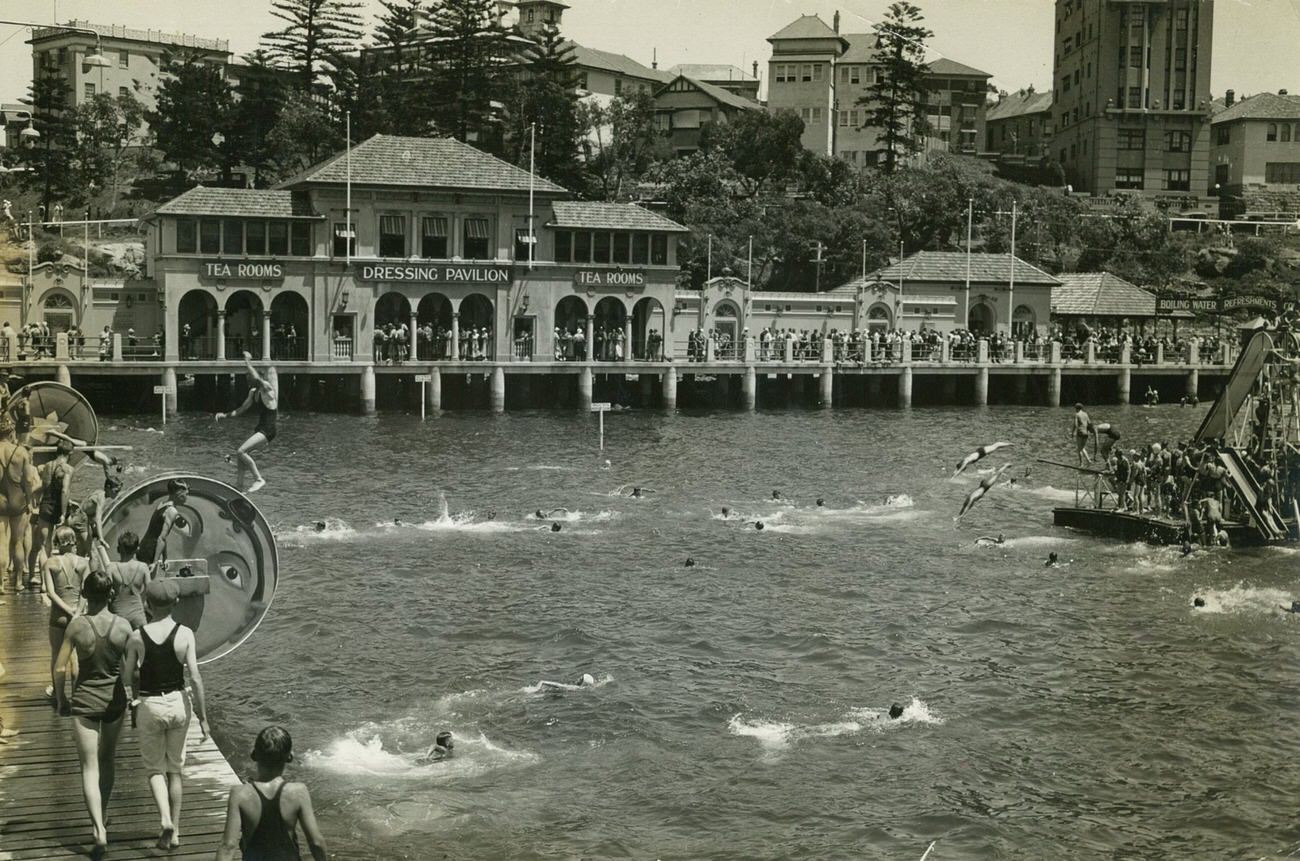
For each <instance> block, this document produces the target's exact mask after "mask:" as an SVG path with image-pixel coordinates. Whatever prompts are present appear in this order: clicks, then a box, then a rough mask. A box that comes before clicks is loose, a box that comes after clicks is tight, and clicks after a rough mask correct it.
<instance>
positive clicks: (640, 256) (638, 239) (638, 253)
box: [632, 233, 650, 264]
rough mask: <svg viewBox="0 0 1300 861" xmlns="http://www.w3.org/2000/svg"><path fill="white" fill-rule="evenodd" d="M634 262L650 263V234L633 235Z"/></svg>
mask: <svg viewBox="0 0 1300 861" xmlns="http://www.w3.org/2000/svg"><path fill="white" fill-rule="evenodd" d="M632 262H633V263H640V264H645V263H649V262H650V234H648V233H634V234H632Z"/></svg>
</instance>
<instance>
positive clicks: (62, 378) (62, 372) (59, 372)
mask: <svg viewBox="0 0 1300 861" xmlns="http://www.w3.org/2000/svg"><path fill="white" fill-rule="evenodd" d="M54 378H55V379H56V380H58V381H59V382H60V383H63V385H65V386H69V387H70V386H71V385H72V372H71V371H69V370H68V366H67V365H59V367H58V368H56V369H55V371H54Z"/></svg>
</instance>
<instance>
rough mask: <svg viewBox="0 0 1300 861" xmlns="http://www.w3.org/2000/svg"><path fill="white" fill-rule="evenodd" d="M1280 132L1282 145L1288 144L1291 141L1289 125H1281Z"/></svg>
mask: <svg viewBox="0 0 1300 861" xmlns="http://www.w3.org/2000/svg"><path fill="white" fill-rule="evenodd" d="M1281 132H1282V142H1283V143H1287V142H1289V141H1290V140H1291V124H1290V123H1282V128H1281Z"/></svg>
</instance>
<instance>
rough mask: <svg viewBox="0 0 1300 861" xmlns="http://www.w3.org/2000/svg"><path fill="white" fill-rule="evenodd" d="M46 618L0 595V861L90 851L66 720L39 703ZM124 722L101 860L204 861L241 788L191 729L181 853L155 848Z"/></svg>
mask: <svg viewBox="0 0 1300 861" xmlns="http://www.w3.org/2000/svg"><path fill="white" fill-rule="evenodd" d="M48 612H49V611H48V609H47V608H46V607H45V605H44V603H43V602H42V601H41V598H40V596H39V595H35V594H32V593H23V594H19V595H15V594H13V593H12V592H9V593H8V594H6V595H4V596H0V663H3V664H4V667H5V669H6V670H7V674H6V675H5V676H4V677H3V678H0V717H2V718H3V719H4V725H5V729H6V730H16V731H17V735H14V736H12V737H9V738H7V739H5V740H6V741H7V742H8V743H7V744H0V861H28V859H60V861H66V859H70V858H79V857H85V856H87V855H88V854H89V852H90V850H91V848H92V842H91V835H90V816H89V814H87V813H86V806H85V802H84V801H83V800H82V795H81V774H80V771H79V769H78V766H77V753H76V748H75V747H74V746H73V741H72V730H71V726H70V724H69V720H70V718H60V717H59V716H58V715H56V714H55V713H54V710H53V708H52V707H51V706H50V703H49V700H48V699H46V697H45V686H46V685H48V684H49V683H50V673H49V664H50V646H49V639H48V634H47V630H48V629H47V626H46V620H47V618H48ZM123 720H124V721H125V725H124V726H123V728H122V735H121V739H120V743H119V745H118V749H117V760H116V761H117V781H116V783H115V785H114V789H113V797H112V800H111V802H110V805H109V808H108V820H109V822H108V840H109V845H108V853H107V855H106V856H105V857H106V858H108V859H112V861H127V859H142V858H150V859H157V858H168V859H179V861H197V859H200V858H202V859H205V861H211V859H212V857H213V856H214V855H215V853H216V849H217V844H218V843H219V842H220V840H221V832H222V830H223V828H224V827H225V816H226V796H227V793H228V792H229V789H230V787H231V786H233V785H235V784H237V783H238V782H239V779H238V778H237V777H236V775H235V773H234V771H233V770H232V769H231V768H230V765H229V764H228V763H227V762H226V760H225V758H224V757H223V756H222V754H221V751H220V750H218V749H217V746H216V744H215V743H214V742H213V741H212V739H211V738H209V739H208V740H207V741H204V742H202V743H200V742H199V728H198V721H197V720H196V721H193V722H191V724H190V737H189V748H188V755H187V758H186V763H185V805H184V809H183V810H182V811H181V822H180V840H181V845H180V846H179V847H177V848H176V849H173V850H170V851H164V850H160V849H158V848H156V847H155V846H154V842H155V841H156V840H157V839H158V811H157V808H156V807H155V805H154V802H153V797H152V796H151V795H150V793H149V783H148V776H147V775H146V774H145V771H144V763H143V761H142V760H141V758H140V749H139V745H138V744H137V742H136V735H135V731H134V730H133V729H132V728H131V725H130V717H129V716H128V717H126V718H124V719H123Z"/></svg>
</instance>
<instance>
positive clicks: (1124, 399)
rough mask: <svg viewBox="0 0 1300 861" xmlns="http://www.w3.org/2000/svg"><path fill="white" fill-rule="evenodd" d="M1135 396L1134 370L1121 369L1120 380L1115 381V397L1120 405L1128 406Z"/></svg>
mask: <svg viewBox="0 0 1300 861" xmlns="http://www.w3.org/2000/svg"><path fill="white" fill-rule="evenodd" d="M1132 394H1133V370H1132V369H1131V368H1121V369H1120V372H1119V379H1117V380H1116V381H1115V395H1116V398H1117V400H1118V401H1119V403H1121V404H1126V403H1128V402H1129V399H1130V398H1131V397H1132Z"/></svg>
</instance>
